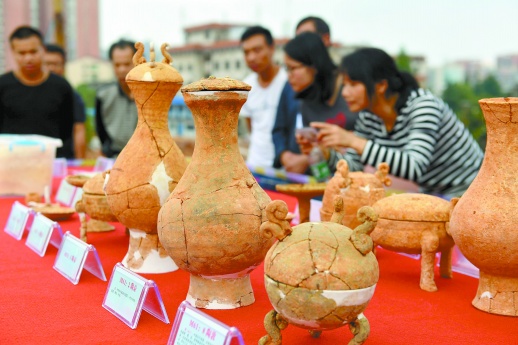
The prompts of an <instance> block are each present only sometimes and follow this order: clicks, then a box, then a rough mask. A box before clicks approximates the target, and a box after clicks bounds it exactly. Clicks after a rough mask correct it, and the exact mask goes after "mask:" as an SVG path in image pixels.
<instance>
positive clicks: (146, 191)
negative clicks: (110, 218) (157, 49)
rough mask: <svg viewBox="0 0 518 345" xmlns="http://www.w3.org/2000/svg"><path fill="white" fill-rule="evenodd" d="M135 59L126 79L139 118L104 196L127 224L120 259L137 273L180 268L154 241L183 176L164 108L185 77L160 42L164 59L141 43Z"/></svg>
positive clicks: (182, 162) (182, 164) (183, 165)
mask: <svg viewBox="0 0 518 345" xmlns="http://www.w3.org/2000/svg"><path fill="white" fill-rule="evenodd" d="M137 46H138V47H139V50H138V51H137V53H136V54H135V57H134V58H133V62H134V64H135V67H134V68H133V69H132V70H131V71H130V72H129V73H128V75H127V76H126V81H127V83H128V85H129V87H130V89H131V92H132V95H133V96H134V97H135V103H136V106H137V108H138V123H137V128H136V129H135V132H134V133H133V135H132V137H131V138H130V140H129V142H128V144H127V145H126V146H125V147H124V149H123V150H122V152H121V153H120V155H119V156H118V157H117V160H116V161H115V163H114V165H113V168H112V169H111V171H110V173H109V174H108V175H107V180H106V182H105V184H106V186H105V191H106V195H107V201H108V204H109V205H110V208H111V210H112V212H113V214H114V215H115V216H116V217H117V219H118V220H119V222H121V223H122V224H123V225H125V226H126V227H127V228H129V233H130V243H129V250H128V253H127V254H126V256H125V257H124V259H123V261H122V264H123V265H124V266H126V267H128V268H129V269H131V270H132V271H135V272H140V273H165V272H171V271H174V270H176V269H178V267H177V266H176V264H175V263H174V262H173V260H172V259H171V257H170V256H169V255H168V254H167V253H166V251H165V250H164V248H163V247H162V245H161V244H160V242H159V240H158V234H157V218H158V212H159V211H160V207H161V206H162V205H163V204H164V202H165V201H166V199H167V197H168V196H169V195H170V194H171V192H172V191H173V190H174V188H175V187H176V185H177V184H178V181H179V180H180V178H181V177H182V174H183V172H184V171H185V168H186V167H187V162H186V160H185V157H184V156H183V153H182V152H181V151H180V149H179V148H178V146H177V145H176V143H175V142H174V140H173V138H172V137H171V134H170V132H169V128H168V122H167V120H168V110H169V107H170V105H171V101H172V100H173V97H174V95H175V94H176V92H177V91H178V89H179V88H180V87H181V86H182V83H183V79H182V77H181V75H180V74H179V73H178V71H177V70H176V69H174V68H173V67H172V66H170V62H171V57H170V56H169V54H168V53H167V51H166V49H165V48H166V47H165V44H164V45H162V54H163V56H164V57H165V58H164V60H163V61H162V62H155V61H154V52H153V51H151V61H150V62H146V61H145V59H144V58H143V57H142V50H143V46H142V44H141V43H137Z"/></svg>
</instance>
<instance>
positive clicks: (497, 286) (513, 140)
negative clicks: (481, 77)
mask: <svg viewBox="0 0 518 345" xmlns="http://www.w3.org/2000/svg"><path fill="white" fill-rule="evenodd" d="M479 104H480V107H481V108H482V112H483V113H484V118H485V121H486V128H487V145H486V151H485V155H484V161H483V163H482V166H481V168H480V171H479V172H478V175H477V177H476V178H475V179H474V180H473V182H472V183H471V185H470V187H469V188H468V190H467V191H466V192H465V193H464V195H463V196H462V197H461V198H460V199H459V200H458V202H457V204H456V206H455V207H454V209H453V212H452V214H451V218H450V233H451V235H452V237H453V239H454V240H455V243H456V244H457V246H458V247H459V249H460V251H461V252H462V254H464V256H465V257H466V258H467V259H468V260H469V261H470V262H471V263H473V265H475V266H476V267H478V268H479V270H480V279H479V284H478V289H477V292H476V296H475V298H474V299H473V302H472V303H473V305H474V306H475V307H476V308H478V309H480V310H483V311H486V312H488V313H493V314H501V315H509V316H518V212H517V211H516V203H517V202H518V154H517V153H518V98H490V99H482V100H480V101H479Z"/></svg>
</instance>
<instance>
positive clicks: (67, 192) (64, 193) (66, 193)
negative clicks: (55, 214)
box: [56, 179, 77, 207]
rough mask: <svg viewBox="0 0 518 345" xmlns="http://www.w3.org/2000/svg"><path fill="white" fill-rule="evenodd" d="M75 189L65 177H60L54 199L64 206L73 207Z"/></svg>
mask: <svg viewBox="0 0 518 345" xmlns="http://www.w3.org/2000/svg"><path fill="white" fill-rule="evenodd" d="M76 189H77V188H76V187H75V186H72V185H71V184H70V183H68V182H67V181H66V180H65V179H62V180H61V183H60V184H59V188H58V192H57V194H56V201H57V202H59V203H61V204H63V205H65V206H69V207H71V206H72V207H73V206H74V205H73V204H72V201H73V200H74V195H75V193H76Z"/></svg>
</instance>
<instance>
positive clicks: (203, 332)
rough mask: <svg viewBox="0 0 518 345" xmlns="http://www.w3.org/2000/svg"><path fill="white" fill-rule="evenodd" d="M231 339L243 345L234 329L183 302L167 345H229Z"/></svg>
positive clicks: (241, 337) (240, 337)
mask: <svg viewBox="0 0 518 345" xmlns="http://www.w3.org/2000/svg"><path fill="white" fill-rule="evenodd" d="M232 339H237V340H238V341H239V344H240V345H245V343H244V341H243V336H242V335H241V333H240V332H239V330H238V329H237V328H236V327H228V326H227V325H225V324H224V323H222V322H220V321H218V320H216V319H215V318H213V317H212V316H209V315H207V314H205V313H203V312H201V311H199V310H197V309H196V308H194V307H193V306H191V305H190V304H189V302H187V301H183V302H182V303H181V304H180V306H179V307H178V311H177V313H176V317H175V319H174V324H173V329H172V330H171V335H170V336H169V340H168V341H167V345H184V344H210V345H230V343H231V341H232Z"/></svg>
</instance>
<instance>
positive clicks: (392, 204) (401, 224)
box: [371, 193, 455, 292]
mask: <svg viewBox="0 0 518 345" xmlns="http://www.w3.org/2000/svg"><path fill="white" fill-rule="evenodd" d="M372 207H373V208H374V210H375V211H376V213H377V214H378V217H379V218H378V224H377V225H376V228H375V229H374V231H373V232H372V233H371V237H372V240H373V241H374V243H375V244H376V245H380V246H382V247H383V248H385V249H388V250H393V251H396V252H401V253H408V254H421V280H420V283H419V286H420V287H421V289H423V290H425V291H431V292H432V291H437V286H436V285H435V280H434V264H435V253H437V252H440V253H441V261H440V265H441V266H440V274H441V277H443V278H451V277H452V273H451V256H452V250H453V246H454V245H455V243H454V242H453V239H452V237H451V236H450V235H449V233H448V223H449V219H450V212H451V205H450V203H449V202H448V201H446V200H444V199H441V198H439V197H436V196H433V195H427V194H417V193H406V194H394V195H391V196H388V197H386V198H383V199H381V200H378V201H377V202H376V203H375V204H374V205H373V206H372Z"/></svg>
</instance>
